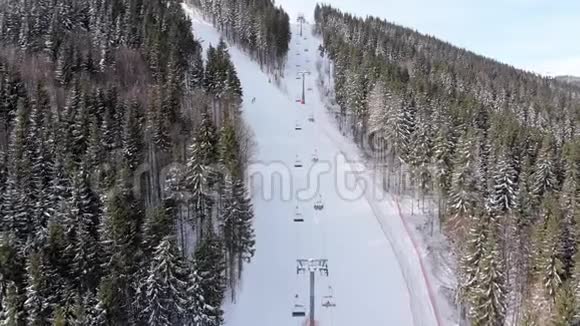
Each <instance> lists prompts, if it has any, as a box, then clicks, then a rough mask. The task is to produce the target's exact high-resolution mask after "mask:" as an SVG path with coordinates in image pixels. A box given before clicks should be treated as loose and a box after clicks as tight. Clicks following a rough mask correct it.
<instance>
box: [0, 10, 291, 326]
mask: <svg viewBox="0 0 580 326" xmlns="http://www.w3.org/2000/svg"><path fill="white" fill-rule="evenodd" d="M277 14H278V15H281V16H283V15H285V14H283V13H282V12H278V13H277ZM249 28H250V29H252V28H255V27H253V26H252V27H249ZM0 44H1V50H0V195H1V196H0V325H11V326H12V325H14V326H17V325H59V326H61V325H204V326H211V325H216V326H217V325H221V324H222V323H223V320H222V311H221V308H220V307H221V303H222V301H223V300H224V296H225V292H226V290H227V289H231V292H232V293H233V289H234V288H235V285H236V282H237V280H238V278H239V277H240V275H241V271H242V268H243V264H244V262H247V261H249V260H250V259H251V257H252V256H253V252H254V249H253V248H254V234H253V229H252V219H253V209H252V205H251V203H250V201H249V199H248V194H247V189H246V185H245V184H244V179H243V174H244V169H245V166H246V162H247V160H248V158H249V157H250V156H251V146H248V144H251V134H250V133H249V132H248V130H247V128H246V127H245V126H244V124H243V123H242V120H241V118H240V108H241V101H242V87H241V85H240V81H239V79H238V77H237V75H236V68H235V67H234V65H233V63H232V62H231V60H230V57H229V54H228V49H227V46H226V44H225V42H223V41H222V42H221V43H220V44H215V45H214V46H212V47H210V48H209V49H208V51H207V57H206V58H203V57H202V49H201V46H200V44H199V42H198V41H197V40H196V39H195V36H194V35H193V34H192V29H191V23H190V22H189V20H188V19H187V18H186V16H185V14H184V13H183V10H182V7H181V3H180V2H179V1H177V0H155V1H146V0H59V1H56V0H35V1H20V0H8V1H4V2H2V4H0ZM276 55H278V53H276Z"/></svg>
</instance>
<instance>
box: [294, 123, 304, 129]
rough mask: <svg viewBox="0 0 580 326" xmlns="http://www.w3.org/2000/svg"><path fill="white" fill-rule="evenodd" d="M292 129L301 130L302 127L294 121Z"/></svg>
mask: <svg viewBox="0 0 580 326" xmlns="http://www.w3.org/2000/svg"><path fill="white" fill-rule="evenodd" d="M294 129H296V130H302V126H300V123H298V121H296V126H295V127H294Z"/></svg>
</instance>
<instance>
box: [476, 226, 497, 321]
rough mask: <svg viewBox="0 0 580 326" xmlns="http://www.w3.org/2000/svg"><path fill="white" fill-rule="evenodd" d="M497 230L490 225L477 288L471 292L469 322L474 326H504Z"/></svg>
mask: <svg viewBox="0 0 580 326" xmlns="http://www.w3.org/2000/svg"><path fill="white" fill-rule="evenodd" d="M488 223H489V222H488ZM495 228H496V226H494V225H491V227H490V228H489V230H488V234H487V237H486V239H485V245H484V248H483V254H482V257H481V260H480V261H479V267H478V269H477V276H476V277H477V280H476V284H474V285H475V288H474V289H473V291H471V300H470V301H471V302H472V306H471V309H470V319H471V321H472V325H474V326H489V325H503V324H504V321H505V317H506V287H505V276H504V270H503V259H502V255H501V253H500V250H499V244H498V240H497V236H496V235H495V234H496V233H497V230H496V229H495Z"/></svg>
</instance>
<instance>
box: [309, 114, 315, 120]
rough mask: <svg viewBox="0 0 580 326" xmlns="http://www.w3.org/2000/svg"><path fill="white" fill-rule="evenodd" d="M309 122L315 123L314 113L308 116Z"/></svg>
mask: <svg viewBox="0 0 580 326" xmlns="http://www.w3.org/2000/svg"><path fill="white" fill-rule="evenodd" d="M308 121H310V122H314V115H313V114H312V113H311V114H310V115H309V116H308Z"/></svg>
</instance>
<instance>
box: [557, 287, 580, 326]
mask: <svg viewBox="0 0 580 326" xmlns="http://www.w3.org/2000/svg"><path fill="white" fill-rule="evenodd" d="M576 300H577V298H576V297H575V296H574V291H573V290H572V287H571V285H570V282H564V283H563V284H562V285H561V286H560V288H559V289H558V293H557V294H556V302H555V304H554V312H553V313H552V315H553V316H552V324H551V325H553V326H569V325H576V324H577V322H578V321H579V319H578V316H577V313H578V306H577V303H576V302H577V301H576Z"/></svg>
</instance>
